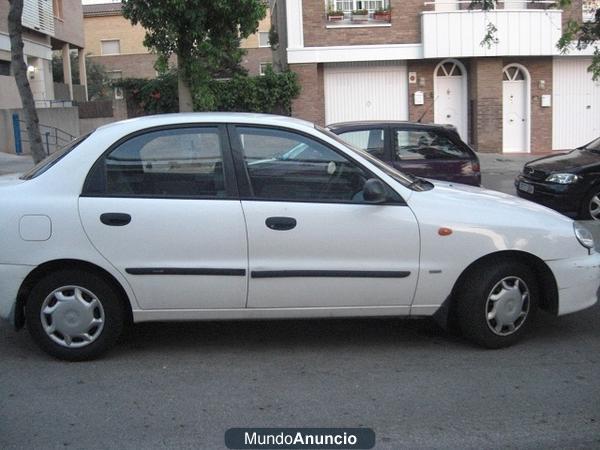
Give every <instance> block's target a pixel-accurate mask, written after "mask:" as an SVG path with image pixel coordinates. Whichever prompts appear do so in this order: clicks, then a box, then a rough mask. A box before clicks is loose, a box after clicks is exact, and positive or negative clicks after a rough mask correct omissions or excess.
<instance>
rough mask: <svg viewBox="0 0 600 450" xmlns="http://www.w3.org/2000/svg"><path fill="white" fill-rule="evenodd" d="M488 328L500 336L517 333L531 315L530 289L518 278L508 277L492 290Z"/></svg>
mask: <svg viewBox="0 0 600 450" xmlns="http://www.w3.org/2000/svg"><path fill="white" fill-rule="evenodd" d="M485 306H486V308H485V311H486V321H487V324H488V327H489V328H490V330H492V332H493V333H494V334H497V335H498V336H509V335H511V334H513V333H514V332H515V331H517V330H518V329H519V328H520V327H521V325H523V323H525V319H526V318H527V314H528V313H529V289H528V287H527V285H526V284H525V282H524V281H523V280H521V279H520V278H518V277H506V278H503V279H502V280H500V281H499V282H498V283H497V284H496V285H495V286H494V287H493V288H492V290H491V292H490V295H489V296H488V299H487V302H486V305H485Z"/></svg>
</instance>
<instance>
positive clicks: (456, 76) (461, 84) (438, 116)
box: [433, 59, 467, 141]
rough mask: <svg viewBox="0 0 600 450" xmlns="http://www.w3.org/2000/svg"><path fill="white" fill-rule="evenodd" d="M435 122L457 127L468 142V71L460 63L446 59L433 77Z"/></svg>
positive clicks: (436, 69) (439, 65) (438, 66)
mask: <svg viewBox="0 0 600 450" xmlns="http://www.w3.org/2000/svg"><path fill="white" fill-rule="evenodd" d="M433 91H434V94H433V95H434V121H435V123H440V124H450V125H453V126H454V127H456V129H457V130H458V134H460V137H461V138H462V139H463V140H465V141H466V140H467V71H466V69H465V66H463V64H462V63H461V62H460V61H457V60H455V59H446V60H444V61H442V62H441V63H439V64H438V65H437V67H436V68H435V72H434V77H433Z"/></svg>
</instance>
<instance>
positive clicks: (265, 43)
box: [258, 31, 270, 47]
mask: <svg viewBox="0 0 600 450" xmlns="http://www.w3.org/2000/svg"><path fill="white" fill-rule="evenodd" d="M258 46H259V47H269V46H270V44H269V32H268V31H259V32H258Z"/></svg>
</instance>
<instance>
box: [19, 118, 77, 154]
mask: <svg viewBox="0 0 600 450" xmlns="http://www.w3.org/2000/svg"><path fill="white" fill-rule="evenodd" d="M12 119H13V132H14V136H15V150H16V153H17V154H18V155H20V154H22V153H23V143H29V136H28V134H27V125H26V124H25V121H24V120H21V119H19V115H18V114H13V116H12ZM39 127H40V134H41V135H42V144H43V145H44V149H45V150H46V154H47V155H50V154H51V153H54V152H55V151H56V150H58V149H60V148H62V147H64V146H65V145H67V144H68V143H69V142H71V141H72V140H73V139H75V136H73V135H72V134H70V133H67V132H66V131H64V130H61V129H60V128H56V127H52V126H49V125H43V124H39Z"/></svg>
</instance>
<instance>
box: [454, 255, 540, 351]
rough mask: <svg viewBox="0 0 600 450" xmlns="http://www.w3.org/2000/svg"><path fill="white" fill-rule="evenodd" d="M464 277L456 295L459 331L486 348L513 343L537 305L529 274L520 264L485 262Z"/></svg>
mask: <svg viewBox="0 0 600 450" xmlns="http://www.w3.org/2000/svg"><path fill="white" fill-rule="evenodd" d="M483 264H484V265H480V266H478V267H476V268H474V269H473V270H471V272H470V273H468V274H467V276H466V278H465V280H464V282H463V283H462V284H461V286H460V287H459V289H458V292H457V302H458V305H457V310H458V320H459V324H460V328H461V331H462V332H463V334H464V335H465V336H466V337H467V338H469V339H470V340H471V341H473V342H475V343H477V344H479V345H482V346H484V347H487V348H501V347H507V346H509V345H512V344H514V343H515V342H517V341H518V340H519V339H520V338H521V336H522V335H523V333H525V331H526V330H527V328H528V327H529V325H530V323H531V321H532V319H533V316H534V314H535V311H536V308H537V304H538V285H537V279H536V277H535V274H534V273H533V271H532V270H531V269H530V268H529V267H528V266H527V265H526V264H523V263H522V262H520V261H511V260H509V259H498V260H488V261H486V262H484V263H483Z"/></svg>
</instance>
